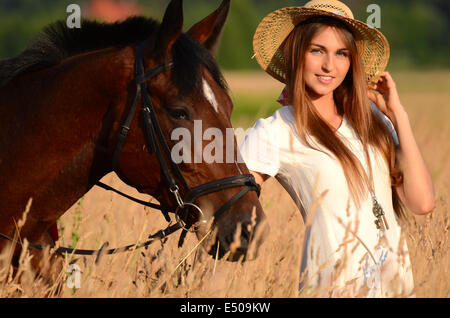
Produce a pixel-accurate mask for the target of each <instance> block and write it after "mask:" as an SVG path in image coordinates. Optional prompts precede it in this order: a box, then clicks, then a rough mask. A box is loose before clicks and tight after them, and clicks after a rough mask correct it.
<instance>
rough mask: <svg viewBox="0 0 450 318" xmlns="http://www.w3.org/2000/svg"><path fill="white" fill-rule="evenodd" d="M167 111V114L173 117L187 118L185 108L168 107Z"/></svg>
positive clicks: (178, 118)
mask: <svg viewBox="0 0 450 318" xmlns="http://www.w3.org/2000/svg"><path fill="white" fill-rule="evenodd" d="M168 112H169V115H170V116H171V117H172V118H174V119H177V120H189V114H188V112H187V111H186V110H185V109H182V108H176V109H169V110H168Z"/></svg>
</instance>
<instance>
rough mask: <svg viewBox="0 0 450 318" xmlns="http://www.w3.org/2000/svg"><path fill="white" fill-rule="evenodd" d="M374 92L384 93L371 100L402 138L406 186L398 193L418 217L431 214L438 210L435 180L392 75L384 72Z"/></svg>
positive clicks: (401, 162) (400, 155)
mask: <svg viewBox="0 0 450 318" xmlns="http://www.w3.org/2000/svg"><path fill="white" fill-rule="evenodd" d="M374 89H375V90H376V91H378V92H379V93H380V94H378V95H376V94H374V93H373V92H370V93H369V98H370V100H372V101H373V102H374V103H375V104H377V106H378V108H379V109H380V110H381V111H382V112H384V113H385V114H386V115H387V116H388V117H389V118H390V119H391V121H392V123H393V124H394V127H395V130H396V131H397V135H398V138H399V143H400V145H399V147H398V148H397V151H396V166H397V167H398V168H399V169H400V170H401V171H402V172H403V183H402V185H400V186H398V187H396V191H397V193H398V195H399V197H400V200H401V201H402V202H403V204H404V205H405V206H406V207H407V208H408V209H409V210H410V211H411V212H413V213H415V214H427V213H430V212H431V211H432V210H433V209H434V207H435V203H434V186H433V181H432V180H431V175H430V173H429V171H428V168H427V166H426V164H425V161H424V160H423V157H422V154H421V153H420V150H419V147H418V146H417V143H416V140H415V138H414V135H413V132H412V129H411V125H410V122H409V118H408V114H407V113H406V111H405V109H404V108H403V105H402V104H401V103H400V98H399V96H398V92H397V88H396V85H395V82H394V80H393V79H392V77H391V75H390V74H389V73H388V72H384V73H383V74H382V75H381V78H380V81H379V82H378V84H377V85H376V87H374Z"/></svg>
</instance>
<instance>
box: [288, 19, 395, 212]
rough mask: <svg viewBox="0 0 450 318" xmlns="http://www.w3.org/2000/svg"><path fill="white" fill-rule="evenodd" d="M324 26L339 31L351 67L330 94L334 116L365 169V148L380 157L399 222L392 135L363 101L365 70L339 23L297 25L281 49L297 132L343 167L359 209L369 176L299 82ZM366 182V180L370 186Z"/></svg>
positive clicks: (365, 99)
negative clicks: (353, 140) (347, 129)
mask: <svg viewBox="0 0 450 318" xmlns="http://www.w3.org/2000/svg"><path fill="white" fill-rule="evenodd" d="M324 26H331V27H333V28H335V29H337V30H339V31H340V34H341V35H342V38H343V40H344V42H345V43H346V46H347V48H348V49H349V51H350V59H351V66H350V69H349V71H348V73H347V76H346V78H345V79H344V81H343V82H342V84H341V85H340V86H339V87H338V88H336V90H335V91H334V92H333V97H334V100H335V103H336V107H337V111H338V113H339V114H340V115H344V114H345V116H346V119H347V120H348V122H349V124H350V125H351V126H352V128H353V129H354V131H355V132H356V134H357V136H358V137H359V139H360V140H361V143H362V145H363V147H364V152H365V155H366V159H367V163H368V167H370V157H369V155H368V146H369V145H370V146H372V147H374V149H376V150H378V151H380V153H381V154H382V155H383V157H384V159H385V161H386V164H387V166H388V168H389V172H390V176H391V187H392V202H393V207H394V210H395V212H396V214H397V215H398V216H400V217H401V216H404V209H403V206H402V203H401V201H400V198H399V197H398V195H397V192H396V191H395V190H394V187H396V186H398V185H400V184H401V183H402V182H403V180H402V173H401V172H400V171H399V170H398V169H396V168H395V145H394V142H393V140H392V137H391V134H390V132H389V130H388V129H387V127H386V125H385V124H384V123H383V122H382V120H381V119H380V118H379V117H378V116H377V115H376V114H375V113H374V112H373V111H372V109H371V107H370V104H369V99H368V96H367V84H366V77H365V73H364V67H363V65H362V62H361V58H360V57H359V54H358V51H357V47H356V43H355V40H354V37H353V35H352V33H351V31H350V30H349V29H348V28H347V27H346V26H345V25H344V24H343V23H341V22H340V21H338V20H335V19H332V18H328V17H323V18H322V17H321V18H314V19H312V20H309V21H305V22H303V23H301V24H300V25H298V26H297V27H296V28H294V30H293V31H292V32H291V33H290V35H289V36H288V37H287V38H286V40H285V41H284V42H283V45H282V49H281V50H282V54H283V55H284V58H285V61H286V63H285V65H286V74H287V85H288V91H289V98H290V100H291V103H292V106H293V108H294V112H295V119H296V123H297V130H298V133H299V135H300V137H301V138H302V139H303V141H304V142H305V143H306V144H307V145H309V146H310V147H312V145H311V144H310V142H309V141H308V138H307V136H308V135H309V136H314V137H315V138H316V139H317V141H318V142H319V143H320V144H321V145H323V146H324V147H325V148H326V149H328V150H329V151H330V152H331V153H332V154H334V155H335V156H336V158H337V159H338V160H339V162H340V164H341V165H342V167H343V170H344V174H345V177H346V180H347V183H348V186H349V190H350V192H351V194H352V196H353V198H354V200H355V203H356V206H357V207H359V206H360V203H361V201H362V199H363V198H364V197H365V196H366V195H367V193H368V190H369V187H368V186H369V184H370V180H372V171H371V169H369V171H370V173H369V176H367V174H366V173H365V172H364V168H363V167H362V165H361V163H360V161H359V160H358V159H357V157H356V156H355V155H354V154H353V153H352V152H351V151H350V150H349V149H348V148H347V146H346V145H345V144H344V143H343V142H342V140H341V139H339V138H338V137H337V136H336V134H335V132H334V131H333V130H332V128H331V127H330V126H329V125H328V124H327V123H326V122H325V121H324V120H322V118H321V117H320V115H319V113H318V112H317V110H316V109H315V107H314V106H313V104H312V101H311V99H310V98H309V96H308V93H307V90H306V84H305V80H304V77H303V67H304V63H303V61H304V60H305V52H306V50H307V49H308V48H309V45H310V43H311V39H312V38H313V36H314V35H315V33H316V32H317V31H318V30H319V29H321V28H322V27H324ZM369 178H370V180H369Z"/></svg>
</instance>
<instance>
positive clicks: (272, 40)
mask: <svg viewBox="0 0 450 318" xmlns="http://www.w3.org/2000/svg"><path fill="white" fill-rule="evenodd" d="M317 16H329V17H332V18H335V19H337V20H340V21H342V22H343V23H345V24H346V25H347V26H348V27H349V29H350V30H351V31H352V33H353V36H354V38H355V42H356V46H357V49H358V53H359V55H360V57H361V60H362V63H363V65H364V70H365V73H366V79H367V83H368V85H372V84H375V83H377V82H378V80H379V78H380V75H381V73H382V72H383V71H384V69H385V68H386V65H387V63H388V60H389V55H390V48H389V43H388V41H387V39H386V37H385V36H384V35H383V34H382V33H381V32H380V31H378V30H377V29H376V28H372V27H370V26H368V25H367V24H365V23H363V22H361V21H358V20H355V19H352V18H348V17H345V16H342V15H339V14H335V13H332V12H328V11H324V10H318V9H314V8H306V7H286V8H282V9H279V10H276V11H274V12H272V13H270V14H269V15H267V16H266V17H265V18H264V19H262V21H261V22H260V24H259V25H258V27H257V28H256V31H255V35H254V37H253V50H254V53H255V58H256V60H257V61H258V63H259V65H260V66H261V67H262V68H263V69H264V70H265V71H266V72H267V73H268V74H270V75H271V76H273V77H274V78H275V79H277V80H279V81H280V82H283V83H286V71H285V69H286V67H285V63H284V58H283V55H282V54H281V50H280V46H281V44H282V43H283V42H284V40H285V39H286V38H287V36H288V35H289V34H290V33H291V31H292V30H293V29H294V28H295V26H297V25H298V24H299V23H301V22H303V21H306V20H308V19H310V18H313V17H317Z"/></svg>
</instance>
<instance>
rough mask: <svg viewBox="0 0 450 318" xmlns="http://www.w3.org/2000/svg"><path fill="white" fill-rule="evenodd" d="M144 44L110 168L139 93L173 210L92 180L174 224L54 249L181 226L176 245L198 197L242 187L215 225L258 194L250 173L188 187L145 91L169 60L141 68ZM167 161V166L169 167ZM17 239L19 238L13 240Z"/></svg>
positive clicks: (151, 146)
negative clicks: (172, 216)
mask: <svg viewBox="0 0 450 318" xmlns="http://www.w3.org/2000/svg"><path fill="white" fill-rule="evenodd" d="M145 44H146V42H143V43H142V44H141V45H140V46H139V48H138V50H137V53H136V58H135V83H136V95H135V97H134V100H133V103H132V105H131V108H130V110H129V112H128V115H127V117H126V118H125V121H124V123H123V125H122V126H121V127H120V129H119V132H118V134H117V144H116V147H115V150H114V153H113V157H112V170H113V171H114V170H115V169H116V168H117V166H118V161H119V156H120V152H121V150H122V148H123V145H124V144H125V141H126V138H127V135H128V132H129V130H130V126H131V122H132V120H133V118H134V115H135V113H136V109H137V106H138V104H139V101H140V100H141V97H142V110H141V113H142V118H143V124H144V129H143V130H144V136H145V140H146V144H147V147H146V148H147V149H148V151H149V153H150V154H155V155H156V156H157V159H158V162H159V165H160V168H161V172H162V175H163V177H164V180H165V183H166V184H167V187H168V190H169V191H170V193H172V195H173V198H174V201H173V202H174V203H175V204H174V205H175V206H176V208H175V211H169V210H168V209H167V208H165V207H163V206H162V205H158V204H153V203H148V202H145V201H142V200H138V199H135V198H133V197H130V196H128V195H126V194H124V193H122V192H120V191H118V190H116V189H114V188H112V187H110V186H108V185H106V184H104V183H102V182H100V181H98V182H97V183H96V185H97V186H100V187H102V188H103V189H106V190H111V191H114V192H116V193H118V194H120V195H123V196H125V197H126V198H128V199H130V200H133V201H135V202H137V203H139V204H142V205H145V206H149V207H152V208H154V209H158V210H160V211H161V212H162V213H163V215H164V217H165V218H166V220H167V221H168V222H170V217H169V215H168V212H173V213H174V214H175V218H176V221H177V223H176V224H175V225H172V226H169V227H167V228H166V229H164V230H161V231H159V232H158V233H156V234H154V235H152V236H149V240H148V241H147V242H145V243H142V244H139V245H138V244H134V245H128V246H126V247H123V248H116V249H110V250H105V251H103V250H102V249H104V248H105V247H106V245H105V244H104V246H103V247H102V249H100V250H97V251H94V250H78V249H70V248H63V247H60V248H58V249H57V250H56V252H61V253H62V252H69V253H73V254H82V255H92V254H98V253H100V252H102V253H105V254H113V253H117V252H120V251H125V250H130V249H132V248H136V247H142V246H147V245H148V244H150V243H151V242H153V240H154V239H155V238H158V239H161V238H163V237H166V236H167V235H169V234H171V233H173V232H175V231H176V230H178V229H180V228H181V229H182V230H183V232H182V235H181V236H180V241H179V245H181V244H182V243H183V241H184V237H185V235H186V233H187V232H195V231H197V228H196V227H193V224H192V223H188V222H186V221H185V220H183V217H182V215H181V213H182V212H183V211H184V212H185V214H183V216H184V217H186V216H187V212H189V210H190V209H191V208H194V209H195V210H196V211H197V212H198V216H199V217H200V216H204V213H203V211H202V209H201V208H200V207H199V206H198V205H196V204H195V203H194V202H195V200H197V199H198V198H199V197H201V196H204V195H207V194H210V193H214V192H218V191H222V190H226V189H230V188H235V187H241V186H243V187H244V188H243V189H241V190H240V191H239V192H238V193H237V194H235V195H234V196H233V197H232V198H231V199H230V200H228V201H227V202H226V203H225V204H223V205H222V206H221V207H220V208H219V209H218V210H217V211H216V212H215V213H214V214H213V218H214V219H213V222H212V226H215V225H216V221H217V220H218V219H219V218H220V216H221V215H222V214H223V213H224V212H225V211H227V210H228V209H229V208H230V207H231V206H232V205H233V204H234V203H235V202H236V201H238V200H239V199H240V198H242V197H243V196H244V195H245V194H246V193H247V192H249V191H256V192H257V195H258V196H259V194H260V186H259V185H258V184H257V183H256V181H255V179H254V177H253V175H251V174H241V175H235V176H231V177H226V178H223V179H219V180H214V181H210V182H207V183H204V184H201V185H198V186H195V187H193V188H190V187H189V186H188V184H187V182H186V180H185V178H184V177H183V174H182V172H181V170H180V168H179V167H178V165H177V164H176V163H175V162H174V161H173V160H172V157H171V151H170V149H169V146H168V144H167V142H166V140H165V138H164V135H163V132H162V130H161V127H160V125H159V122H158V119H157V117H156V113H155V110H154V107H153V104H152V101H151V98H150V95H149V91H148V86H147V81H148V80H151V79H152V78H155V77H156V76H157V75H159V74H161V73H163V72H165V71H167V70H169V69H171V68H172V67H173V63H172V62H169V63H167V64H161V65H158V66H156V67H154V68H152V69H151V70H150V71H148V72H145V70H144V50H145ZM163 154H164V155H165V157H166V158H167V160H168V163H167V161H166V159H164V155H163ZM169 165H170V168H171V169H169ZM171 170H172V172H173V174H174V175H175V177H176V179H177V180H178V181H180V182H181V184H182V186H183V187H184V189H186V194H185V195H184V196H182V195H181V194H180V187H179V186H178V184H177V181H176V179H175V178H174V177H173V175H172V173H171ZM201 222H202V223H207V221H206V220H201ZM191 228H192V229H191ZM0 237H3V238H6V239H8V240H11V241H14V240H13V239H12V238H10V237H8V236H6V235H4V234H1V233H0ZM16 243H20V242H16ZM28 247H30V248H33V249H38V250H42V249H43V247H42V246H41V245H38V244H29V245H28Z"/></svg>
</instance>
